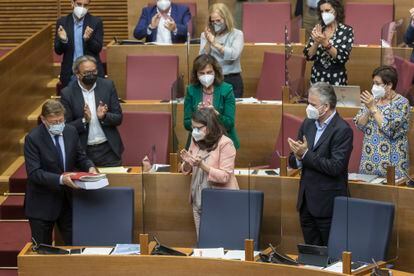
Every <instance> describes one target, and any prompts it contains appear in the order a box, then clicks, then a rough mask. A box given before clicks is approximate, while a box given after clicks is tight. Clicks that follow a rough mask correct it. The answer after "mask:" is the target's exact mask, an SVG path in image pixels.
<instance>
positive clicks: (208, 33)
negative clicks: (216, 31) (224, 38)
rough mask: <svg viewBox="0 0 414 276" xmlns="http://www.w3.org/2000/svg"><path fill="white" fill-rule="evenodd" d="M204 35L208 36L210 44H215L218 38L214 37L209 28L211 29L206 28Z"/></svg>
mask: <svg viewBox="0 0 414 276" xmlns="http://www.w3.org/2000/svg"><path fill="white" fill-rule="evenodd" d="M204 35H205V36H206V39H207V41H208V42H209V43H210V44H213V43H214V40H215V39H216V38H215V36H214V35H213V33H212V32H211V30H210V28H209V27H206V28H205V29H204Z"/></svg>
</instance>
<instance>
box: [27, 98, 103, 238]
mask: <svg viewBox="0 0 414 276" xmlns="http://www.w3.org/2000/svg"><path fill="white" fill-rule="evenodd" d="M64 112H65V110H64V107H63V106H62V104H61V103H60V102H58V101H55V100H48V101H47V102H46V103H45V104H44V105H43V107H42V115H41V120H42V124H40V125H39V126H37V127H36V128H34V129H33V130H32V131H31V132H30V133H29V134H28V135H27V136H26V139H25V143H24V157H25V162H26V170H27V176H28V183H27V190H26V195H25V213H26V216H27V217H28V218H29V222H30V228H31V230H32V237H33V238H34V239H35V240H36V242H38V243H45V244H52V232H53V227H54V225H55V224H56V225H57V226H58V227H59V231H60V233H61V234H62V238H63V241H64V242H65V244H67V245H70V244H71V243H72V207H71V204H72V203H71V198H72V197H71V195H72V189H77V188H79V187H78V186H76V184H74V183H73V182H72V180H71V179H70V174H64V172H73V171H75V169H80V170H82V171H89V172H93V173H96V169H95V167H94V164H93V163H92V162H91V161H90V160H89V159H88V158H87V157H86V154H85V152H84V150H83V149H82V147H81V145H80V141H79V135H78V133H77V131H76V129H75V128H74V127H72V126H69V125H65V118H64Z"/></svg>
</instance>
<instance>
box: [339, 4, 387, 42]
mask: <svg viewBox="0 0 414 276" xmlns="http://www.w3.org/2000/svg"><path fill="white" fill-rule="evenodd" d="M367 11H369V19H368V18H367ZM393 14H394V6H393V4H381V3H353V2H347V3H346V4H345V15H346V16H345V24H347V25H349V26H351V27H352V28H353V29H354V43H355V44H375V45H379V44H380V43H381V33H382V27H383V26H384V25H385V24H386V23H387V22H390V21H393Z"/></svg>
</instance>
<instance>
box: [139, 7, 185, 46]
mask: <svg viewBox="0 0 414 276" xmlns="http://www.w3.org/2000/svg"><path fill="white" fill-rule="evenodd" d="M190 19H191V14H190V10H189V9H188V7H187V6H184V5H177V4H171V1H170V0H157V3H156V5H155V6H150V7H145V8H143V9H142V13H141V17H140V18H139V21H138V24H137V26H136V27H135V30H134V37H135V38H136V39H143V38H145V39H146V42H157V43H168V44H171V43H184V42H186V40H187V24H188V22H189V21H190Z"/></svg>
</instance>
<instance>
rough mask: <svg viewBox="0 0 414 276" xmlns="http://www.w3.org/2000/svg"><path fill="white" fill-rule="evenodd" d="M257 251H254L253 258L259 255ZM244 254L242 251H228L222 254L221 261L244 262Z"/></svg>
mask: <svg viewBox="0 0 414 276" xmlns="http://www.w3.org/2000/svg"><path fill="white" fill-rule="evenodd" d="M259 253H260V252H259V251H254V252H253V255H254V257H256V256H258V255H259ZM244 257H245V253H244V250H229V251H227V252H226V254H224V257H223V259H225V260H241V261H244Z"/></svg>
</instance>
